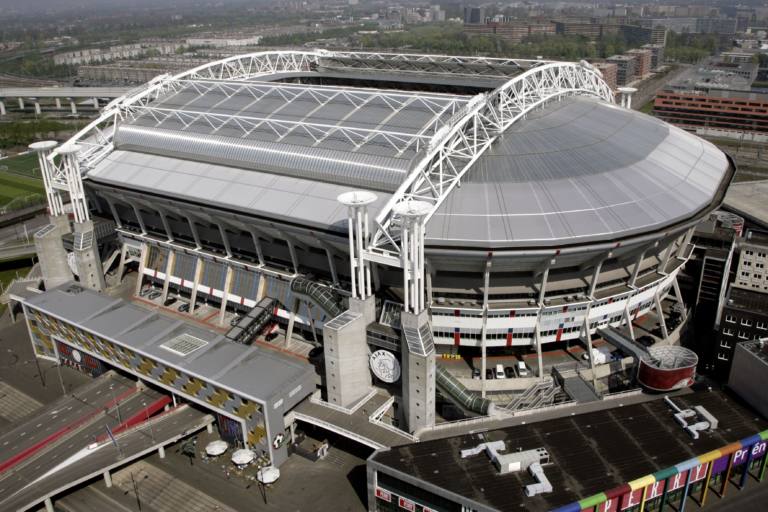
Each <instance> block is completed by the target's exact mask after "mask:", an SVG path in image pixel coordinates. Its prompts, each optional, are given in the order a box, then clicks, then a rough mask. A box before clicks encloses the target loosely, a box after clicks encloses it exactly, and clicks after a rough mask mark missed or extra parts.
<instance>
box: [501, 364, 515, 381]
mask: <svg viewBox="0 0 768 512" xmlns="http://www.w3.org/2000/svg"><path fill="white" fill-rule="evenodd" d="M504 374H505V375H506V376H507V378H508V379H514V378H515V369H514V368H512V367H511V366H506V367H505V368H504Z"/></svg>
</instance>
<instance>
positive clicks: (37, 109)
mask: <svg viewBox="0 0 768 512" xmlns="http://www.w3.org/2000/svg"><path fill="white" fill-rule="evenodd" d="M42 113H43V111H42V110H41V109H40V102H38V101H36V102H35V115H37V116H39V115H40V114H42Z"/></svg>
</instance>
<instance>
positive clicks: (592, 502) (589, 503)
mask: <svg viewBox="0 0 768 512" xmlns="http://www.w3.org/2000/svg"><path fill="white" fill-rule="evenodd" d="M607 499H608V496H606V495H605V493H602V492H601V493H600V494H595V495H594V496H590V497H589V498H585V499H583V500H581V501H579V502H578V503H576V504H577V505H578V506H579V507H580V510H584V509H587V508H591V507H596V506H597V505H599V504H600V503H602V502H604V501H606V500H607Z"/></svg>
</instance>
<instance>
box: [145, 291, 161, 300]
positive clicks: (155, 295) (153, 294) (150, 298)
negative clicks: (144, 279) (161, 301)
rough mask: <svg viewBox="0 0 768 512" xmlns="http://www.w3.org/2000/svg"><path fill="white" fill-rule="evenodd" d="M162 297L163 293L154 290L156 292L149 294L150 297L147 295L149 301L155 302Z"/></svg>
mask: <svg viewBox="0 0 768 512" xmlns="http://www.w3.org/2000/svg"><path fill="white" fill-rule="evenodd" d="M161 295H162V293H161V292H160V291H158V290H154V291H151V292H149V295H147V298H148V299H149V300H155V299H156V298H158V297H159V296H161Z"/></svg>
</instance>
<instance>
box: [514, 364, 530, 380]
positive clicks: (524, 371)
mask: <svg viewBox="0 0 768 512" xmlns="http://www.w3.org/2000/svg"><path fill="white" fill-rule="evenodd" d="M516 366H517V376H518V377H528V367H527V366H526V365H525V362H523V361H518V362H517V365H516Z"/></svg>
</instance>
